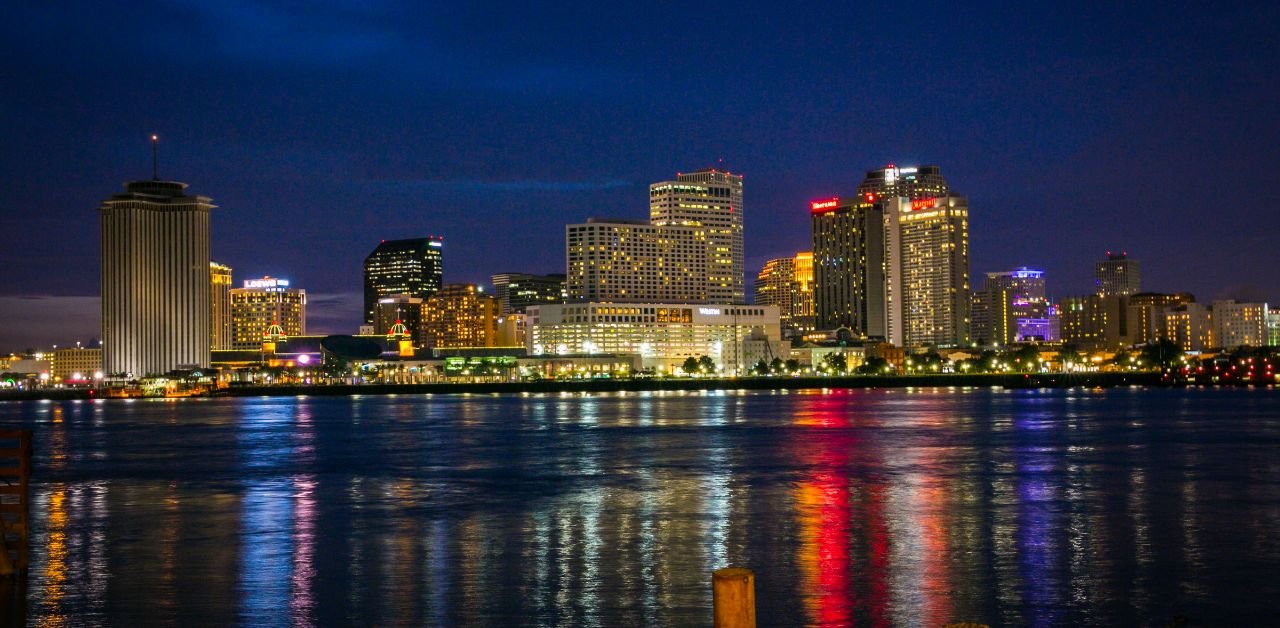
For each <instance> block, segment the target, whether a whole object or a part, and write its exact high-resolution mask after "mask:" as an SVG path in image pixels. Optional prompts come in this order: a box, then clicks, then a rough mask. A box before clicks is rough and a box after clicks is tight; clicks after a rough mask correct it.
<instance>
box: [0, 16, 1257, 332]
mask: <svg viewBox="0 0 1280 628" xmlns="http://www.w3.org/2000/svg"><path fill="white" fill-rule="evenodd" d="M128 4H129V6H127V7H110V8H107V7H106V6H105V5H102V4H100V3H61V2H50V3H23V4H22V5H20V6H13V7H9V8H8V9H7V11H6V18H5V20H4V22H3V24H0V49H2V50H3V52H4V55H3V59H2V60H0V76H3V87H4V92H3V93H4V95H3V97H0V113H2V114H3V115H2V116H0V160H2V165H3V174H4V187H3V193H2V194H0V260H2V261H3V266H2V268H3V269H4V271H3V275H2V277H3V279H0V282H2V283H0V349H5V348H13V347H19V346H28V345H33V344H40V343H45V342H58V341H61V342H66V341H69V340H74V339H78V338H81V337H84V336H92V335H94V329H95V328H96V310H95V309H94V307H95V306H93V299H85V298H62V297H86V296H93V295H96V294H97V290H98V285H97V284H98V247H97V233H98V217H97V213H96V211H95V210H96V207H97V205H98V202H99V201H100V200H101V199H102V198H104V197H106V196H107V195H109V194H112V193H114V192H116V191H117V190H119V189H120V183H121V182H122V181H125V180H127V179H134V178H145V177H147V176H149V174H150V150H149V146H148V142H147V137H148V136H149V135H150V134H151V133H153V132H154V133H158V134H159V135H160V136H161V164H160V171H161V175H162V177H167V178H175V179H178V180H182V181H186V182H189V183H190V184H191V190H192V191H193V192H195V193H199V194H205V195H209V196H212V197H213V198H214V201H215V202H216V203H217V204H218V205H219V206H220V209H219V210H217V213H216V214H215V216H214V242H213V251H214V256H215V258H216V259H219V260H222V261H225V262H226V263H228V264H230V265H232V266H233V267H234V269H235V273H236V279H237V281H239V280H240V279H241V278H244V277H248V276H254V275H262V274H272V275H279V276H286V277H290V278H292V279H293V280H294V282H295V284H296V285H300V286H302V287H305V288H307V289H308V291H309V292H310V293H311V294H312V295H313V298H312V316H313V318H312V322H313V327H314V328H317V329H319V330H322V331H329V330H335V331H336V330H345V329H347V328H348V327H350V326H354V325H355V324H356V323H357V322H358V318H359V306H358V303H357V301H358V298H357V297H356V293H357V292H358V291H359V289H360V265H361V261H362V260H363V258H364V256H365V255H366V254H367V253H368V252H369V251H370V250H371V249H372V247H373V246H374V245H375V244H376V243H377V241H378V240H380V239H383V238H386V239H391V238H402V237H413V236H419V235H428V234H435V235H442V236H444V237H445V242H446V253H445V255H446V257H445V274H446V280H447V281H477V282H487V279H488V276H489V275H490V274H492V273H494V272H500V271H509V270H519V271H533V272H557V271H560V272H562V271H563V255H564V251H563V247H564V231H563V229H564V224H565V223H567V222H575V221H581V220H583V219H585V218H587V217H589V216H601V215H603V216H620V217H634V218H643V217H645V216H646V215H647V194H646V189H647V187H646V186H647V184H648V183H649V182H651V181H656V180H661V179H664V178H667V177H670V176H671V175H673V174H674V173H675V172H677V171H687V170H692V169H695V168H699V167H703V166H708V165H713V164H717V163H722V165H723V167H726V168H728V169H730V170H732V171H735V172H741V173H743V174H744V175H745V186H746V188H745V190H746V191H745V194H746V197H745V219H746V225H747V226H746V230H747V236H746V238H747V259H748V271H749V278H748V279H749V280H750V279H751V278H752V277H753V276H754V272H755V271H756V270H757V269H758V267H759V265H760V264H761V263H762V262H763V260H765V259H767V258H769V257H776V256H780V255H786V254H790V253H793V252H794V251H797V250H804V249H807V248H809V243H808V240H809V224H808V214H807V211H806V207H807V205H806V203H807V201H808V200H809V199H810V198H816V197H819V196H830V195H833V194H847V193H850V192H852V191H853V189H854V187H855V186H856V185H857V184H858V182H859V181H860V179H861V177H862V174H863V172H864V171H865V170H867V169H869V168H874V167H877V166H881V165H884V164H886V163H890V162H893V163H897V164H899V165H908V164H919V163H932V164H938V165H939V166H941V167H942V169H943V172H944V173H945V174H946V176H947V178H948V180H949V181H950V183H951V184H952V186H953V188H955V189H956V190H957V191H959V192H961V193H963V194H966V195H968V196H969V200H970V206H971V211H972V226H971V229H972V235H971V237H972V270H973V272H974V274H975V275H977V274H980V273H981V272H984V271H989V270H1001V269H1007V268H1009V267H1013V266H1017V265H1032V266H1041V267H1044V268H1045V269H1047V270H1048V271H1049V273H1050V274H1049V281H1050V291H1051V292H1052V293H1053V294H1055V295H1058V296H1065V295H1068V294H1073V293H1082V292H1085V291H1087V290H1088V289H1089V285H1090V280H1091V274H1092V262H1093V261H1094V259H1095V258H1097V257H1099V256H1100V255H1101V254H1102V253H1103V252H1105V251H1106V250H1108V249H1123V250H1127V251H1129V252H1130V254H1131V255H1133V256H1134V257H1136V258H1138V259H1139V260H1141V261H1142V263H1143V271H1144V283H1145V287H1147V288H1150V289H1154V290H1164V291H1172V290H1191V291H1193V292H1195V293H1196V295H1197V297H1199V298H1201V299H1202V300H1207V299H1210V298H1212V297H1214V296H1218V295H1221V294H1226V293H1239V294H1242V295H1256V296H1258V297H1262V298H1266V299H1268V300H1270V301H1280V272H1277V271H1278V269H1280V253H1278V252H1277V246H1276V241H1277V237H1278V236H1280V217H1278V216H1280V212H1277V210H1278V209H1280V197H1278V196H1277V195H1276V194H1275V193H1274V189H1275V188H1276V182H1277V165H1278V164H1280V154H1278V153H1280V79H1278V78H1277V77H1280V55H1277V54H1275V51H1274V49H1273V46H1272V43H1271V42H1272V41H1273V40H1274V37H1275V32H1276V30H1277V27H1280V5H1278V4H1277V3H1274V2H1269V3H1258V4H1252V3H1242V4H1238V5H1233V6H1230V7H1228V8H1225V9H1224V8H1219V7H1218V6H1216V5H1215V4H1214V3H1205V4H1191V3H1169V2H1163V3H1152V4H1146V3H1143V4H1131V3H1107V4H1103V5H1100V6H1097V7H1094V8H1080V7H1069V8H1058V7H1056V6H1053V5H1054V4H1056V3H1020V4H1017V5H1013V6H1001V5H995V6H974V7H958V6H956V4H957V3H939V4H931V3H919V2H917V3H910V4H904V3H841V4H840V5H838V6H830V7H827V6H823V5H821V4H817V3H811V4H797V3H781V2H738V3H731V4H725V5H715V4H710V3H701V4H688V3H677V4H671V5H668V6H662V5H660V4H659V3H652V2H650V3H640V4H638V5H636V6H632V7H620V6H616V4H615V3H608V2H597V3H584V4H572V5H549V4H544V3H511V4H486V3H477V2H472V3H449V4H442V5H439V6H429V5H428V4H427V3H406V6H399V5H395V6H379V5H377V4H376V3H370V2H305V3H304V2H298V3H287V4H280V5H266V4H260V3H255V2H244V1H238V0H231V1H219V2H177V3H152V2H135V3H128ZM1217 4H1220V3H1217ZM453 5H465V6H453ZM720 160H723V162H720ZM17 296H24V297H35V296H40V297H51V298H43V299H30V298H26V299H18V298H14V297H17ZM53 297H56V298H53ZM68 336H69V337H68ZM25 338H29V339H31V341H30V342H27V343H26V344H25V345H24V344H21V343H23V339H25Z"/></svg>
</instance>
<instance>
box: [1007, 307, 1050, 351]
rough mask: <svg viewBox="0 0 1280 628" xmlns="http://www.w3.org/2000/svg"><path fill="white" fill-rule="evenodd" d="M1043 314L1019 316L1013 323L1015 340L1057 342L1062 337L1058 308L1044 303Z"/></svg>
mask: <svg viewBox="0 0 1280 628" xmlns="http://www.w3.org/2000/svg"><path fill="white" fill-rule="evenodd" d="M1043 310H1044V316H1041V317H1030V316H1023V317H1019V318H1018V319H1017V320H1016V322H1015V323H1014V327H1015V329H1016V331H1017V336H1016V337H1015V340H1016V341H1017V342H1057V341H1058V340H1061V338H1062V331H1061V328H1060V327H1061V324H1060V319H1059V318H1058V308H1056V307H1054V306H1052V305H1044V306H1043Z"/></svg>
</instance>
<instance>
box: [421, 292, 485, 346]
mask: <svg viewBox="0 0 1280 628" xmlns="http://www.w3.org/2000/svg"><path fill="white" fill-rule="evenodd" d="M424 319H425V320H424V321H423V328H424V330H425V334H424V335H425V340H426V346H428V347H431V348H437V349H446V348H460V347H493V346H496V345H497V324H498V300H497V299H495V298H494V297H493V295H491V294H485V292H484V290H483V289H482V288H480V286H477V285H475V284H469V283H459V284H447V285H445V286H444V287H442V288H441V289H440V290H439V291H437V292H436V293H435V294H433V295H431V296H430V297H428V298H427V301H426V304H425V306H424Z"/></svg>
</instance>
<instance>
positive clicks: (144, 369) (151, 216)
mask: <svg viewBox="0 0 1280 628" xmlns="http://www.w3.org/2000/svg"><path fill="white" fill-rule="evenodd" d="M186 188H187V184H186V183H180V182H177V181H161V180H158V179H152V180H150V181H133V182H130V183H126V184H125V192H124V193H123V194H116V195H115V196H112V197H111V198H109V199H107V200H105V201H103V202H102V205H101V207H100V208H99V213H100V215H101V225H102V241H101V260H102V276H101V278H102V360H103V370H104V371H105V372H106V373H107V375H108V376H119V375H131V376H133V377H142V376H144V375H147V374H152V373H166V372H168V371H171V370H173V369H176V368H182V367H202V366H208V364H209V341H210V339H211V335H210V331H209V323H210V309H209V296H210V284H209V212H210V211H211V210H212V209H214V207H215V206H214V205H213V202H212V199H210V198H209V197H206V196H188V195H187V194H186Z"/></svg>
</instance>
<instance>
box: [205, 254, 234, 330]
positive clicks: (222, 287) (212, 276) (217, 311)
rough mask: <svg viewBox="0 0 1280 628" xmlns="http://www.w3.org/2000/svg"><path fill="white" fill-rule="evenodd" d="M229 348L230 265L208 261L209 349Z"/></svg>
mask: <svg viewBox="0 0 1280 628" xmlns="http://www.w3.org/2000/svg"><path fill="white" fill-rule="evenodd" d="M230 348H231V267H230V266H227V265H225V264H219V263H218V262H209V349H210V350H212V351H226V350H228V349H230Z"/></svg>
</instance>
